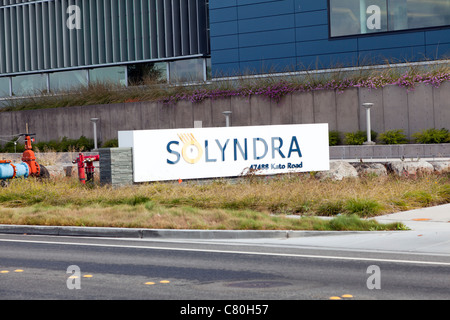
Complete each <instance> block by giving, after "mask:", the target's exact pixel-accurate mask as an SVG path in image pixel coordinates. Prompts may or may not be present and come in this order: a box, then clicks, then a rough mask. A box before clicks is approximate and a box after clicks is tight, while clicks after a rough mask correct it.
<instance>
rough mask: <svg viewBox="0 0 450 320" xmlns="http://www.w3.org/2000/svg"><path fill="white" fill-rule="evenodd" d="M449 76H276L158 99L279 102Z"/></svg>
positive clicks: (437, 83) (437, 81) (448, 74)
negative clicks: (269, 80)
mask: <svg viewBox="0 0 450 320" xmlns="http://www.w3.org/2000/svg"><path fill="white" fill-rule="evenodd" d="M449 80H450V72H448V71H447V70H446V71H438V72H428V73H424V74H414V73H405V74H403V75H401V76H395V75H391V74H389V73H387V74H381V75H375V76H369V77H365V78H360V79H351V78H344V79H330V80H327V81H314V80H312V81H305V82H302V83H296V82H295V81H287V80H283V79H282V80H279V81H277V82H274V83H269V84H264V83H262V84H260V85H258V84H253V85H248V84H247V85H241V86H238V87H236V88H225V89H214V88H211V89H208V88H199V89H195V90H193V91H191V92H183V93H177V94H174V95H169V96H167V97H164V98H162V99H161V101H163V102H164V103H165V104H174V103H176V102H178V101H181V100H187V101H190V102H193V103H195V102H201V101H204V100H206V99H212V100H215V99H221V98H227V97H232V96H239V97H250V96H253V95H254V96H263V97H266V98H268V99H271V100H273V101H275V102H277V103H278V102H280V101H281V99H282V98H283V97H284V96H286V95H288V94H291V93H293V92H311V91H320V90H336V91H337V92H338V93H342V92H343V91H344V90H345V89H349V88H368V89H379V88H383V87H385V86H387V85H397V86H399V87H402V88H406V89H407V90H414V88H415V86H416V85H417V84H420V83H423V84H428V85H432V86H434V87H439V86H440V85H441V84H442V83H443V82H445V81H449Z"/></svg>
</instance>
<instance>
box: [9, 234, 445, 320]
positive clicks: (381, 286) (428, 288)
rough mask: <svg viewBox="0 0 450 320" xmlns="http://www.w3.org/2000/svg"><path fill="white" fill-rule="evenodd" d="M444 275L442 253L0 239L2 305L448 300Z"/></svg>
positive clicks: (220, 243) (207, 243)
mask: <svg viewBox="0 0 450 320" xmlns="http://www.w3.org/2000/svg"><path fill="white" fill-rule="evenodd" d="M68 268H69V269H68ZM449 275H450V255H445V254H420V255H419V254H414V253H412V254H411V253H407V252H380V251H367V250H366V251H365V250H343V249H338V248H314V247H308V246H303V245H295V243H291V242H288V241H284V240H281V241H279V242H277V243H276V244H273V243H272V244H263V243H258V242H254V243H239V242H227V241H195V240H159V241H158V240H143V239H106V238H83V237H50V236H30V235H28V236H27V235H0V299H2V300H10V299H14V300H16V299H19V300H36V299H40V300H41V299H44V300H47V299H51V300H53V299H57V300H99V299H102V300H103V299H105V300H118V299H120V300H188V301H193V300H196V301H201V300H221V301H224V300H227V301H228V300H229V301H235V302H236V301H240V300H241V301H244V300H258V301H269V300H290V301H292V300H330V299H340V300H372V299H377V300H396V299H402V300H403V299H408V300H409V299H421V300H423V299H426V300H428V299H433V300H435V299H438V300H448V299H449V297H450V276H449ZM191 306H192V305H191ZM179 308H180V307H179V305H178V306H177V307H176V308H175V309H174V310H172V312H176V313H178V312H179V311H181V310H179ZM216 309H217V308H216ZM222 309H223V308H222ZM197 311H198V310H197ZM231 311H232V309H231V307H230V308H228V312H231ZM241 311H242V310H241ZM216 312H217V311H216ZM221 312H222V313H223V312H224V310H221ZM236 312H237V309H236Z"/></svg>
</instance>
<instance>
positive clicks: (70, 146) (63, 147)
mask: <svg viewBox="0 0 450 320" xmlns="http://www.w3.org/2000/svg"><path fill="white" fill-rule="evenodd" d="M15 140H16V139H14V140H12V141H10V142H8V143H6V144H5V146H4V147H3V148H1V149H0V150H1V151H2V152H7V153H13V152H14V141H15ZM32 145H33V150H34V151H40V152H46V151H55V152H81V151H90V150H92V149H94V140H93V139H88V138H86V137H85V136H81V137H80V138H79V139H69V138H67V137H63V138H62V139H61V141H56V140H51V141H40V142H36V143H33V144H32ZM24 150H25V147H24V143H23V140H22V139H21V140H19V142H17V145H16V152H17V153H21V152H23V151H24Z"/></svg>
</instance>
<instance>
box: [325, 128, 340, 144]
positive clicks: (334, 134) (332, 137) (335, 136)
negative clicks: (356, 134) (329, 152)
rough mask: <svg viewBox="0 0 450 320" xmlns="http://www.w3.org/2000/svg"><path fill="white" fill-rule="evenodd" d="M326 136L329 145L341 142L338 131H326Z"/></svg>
mask: <svg viewBox="0 0 450 320" xmlns="http://www.w3.org/2000/svg"><path fill="white" fill-rule="evenodd" d="M328 138H329V144H330V146H337V145H338V144H340V143H341V135H340V133H339V131H334V130H333V131H330V132H329V133H328Z"/></svg>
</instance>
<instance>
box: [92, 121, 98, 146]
mask: <svg viewBox="0 0 450 320" xmlns="http://www.w3.org/2000/svg"><path fill="white" fill-rule="evenodd" d="M98 120H99V119H98V118H91V121H92V124H93V125H94V150H97V121H98Z"/></svg>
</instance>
